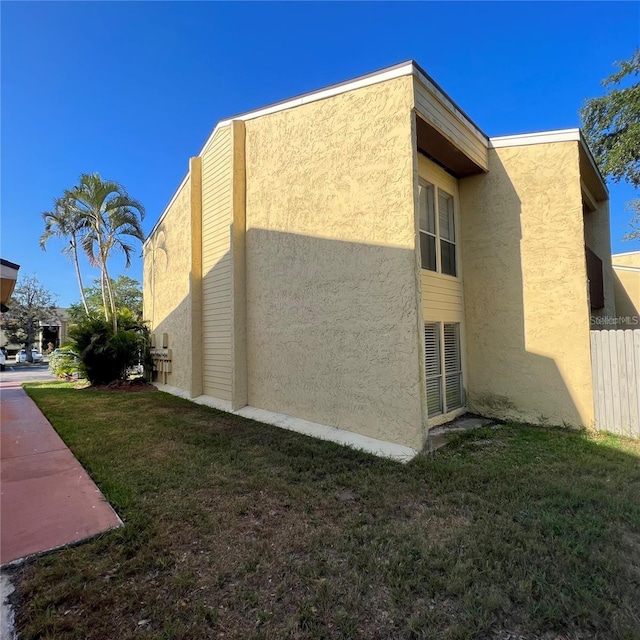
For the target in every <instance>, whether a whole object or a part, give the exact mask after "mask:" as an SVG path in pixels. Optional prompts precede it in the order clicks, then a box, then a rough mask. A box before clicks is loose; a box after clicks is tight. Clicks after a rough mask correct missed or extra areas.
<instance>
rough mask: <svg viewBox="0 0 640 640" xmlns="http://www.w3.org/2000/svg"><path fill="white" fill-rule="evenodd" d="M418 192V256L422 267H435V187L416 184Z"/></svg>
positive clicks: (431, 269) (432, 268)
mask: <svg viewBox="0 0 640 640" xmlns="http://www.w3.org/2000/svg"><path fill="white" fill-rule="evenodd" d="M418 191H419V194H420V257H421V259H422V268H423V269H428V270H429V271H437V269H436V207H435V188H434V186H433V185H432V184H429V183H428V182H420V183H419V185H418Z"/></svg>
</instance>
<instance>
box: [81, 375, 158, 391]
mask: <svg viewBox="0 0 640 640" xmlns="http://www.w3.org/2000/svg"><path fill="white" fill-rule="evenodd" d="M82 390H87V391H130V392H135V391H157V390H158V389H156V387H154V386H153V385H152V384H151V383H149V382H147V381H146V380H145V379H144V378H134V379H133V380H114V381H113V382H110V383H109V384H99V385H95V386H94V385H90V386H88V387H82Z"/></svg>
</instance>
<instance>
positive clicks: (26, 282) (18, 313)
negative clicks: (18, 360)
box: [2, 276, 56, 362]
mask: <svg viewBox="0 0 640 640" xmlns="http://www.w3.org/2000/svg"><path fill="white" fill-rule="evenodd" d="M55 316H56V304H55V297H54V296H53V295H51V294H50V293H49V292H48V291H47V290H46V289H45V288H44V287H43V286H42V285H41V284H40V283H39V282H38V280H37V279H36V277H35V276H25V277H23V278H22V279H21V280H20V281H19V282H18V285H17V286H16V288H15V290H14V292H13V295H12V297H11V302H10V303H9V311H7V312H6V313H5V314H4V316H3V319H2V328H3V329H4V331H5V333H6V336H7V339H8V340H9V342H16V343H18V344H23V345H24V349H25V353H26V357H27V361H28V362H33V355H32V353H31V349H32V348H33V343H34V341H35V339H36V334H37V333H38V331H39V329H40V323H41V322H49V321H51V320H52V319H53V318H55Z"/></svg>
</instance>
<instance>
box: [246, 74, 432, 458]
mask: <svg viewBox="0 0 640 640" xmlns="http://www.w3.org/2000/svg"><path fill="white" fill-rule="evenodd" d="M412 107H413V80H412V78H411V77H403V78H399V79H396V80H391V81H388V82H385V83H381V84H376V85H373V86H370V87H365V88H361V89H357V90H354V91H351V92H349V93H345V94H342V95H338V96H335V97H332V98H329V99H326V100H322V101H318V102H314V103H311V104H308V105H304V106H300V107H297V108H295V109H291V110H287V111H282V112H278V113H274V114H272V115H268V116H264V117H261V118H259V119H256V120H248V121H247V122H246V184H247V191H246V225H247V232H246V252H247V274H246V278H247V351H248V353H247V355H248V379H249V389H248V401H249V404H250V405H252V406H254V407H259V408H263V409H268V410H271V411H276V412H280V413H285V414H290V415H294V416H297V417H300V418H303V419H307V420H311V421H313V422H319V423H322V424H328V425H333V426H336V427H339V428H342V429H347V430H350V431H354V432H357V433H361V434H365V435H368V436H371V437H374V438H379V439H382V440H387V441H390V442H396V443H399V444H403V445H408V446H411V447H416V448H419V447H421V446H422V444H423V433H422V427H421V422H422V407H421V389H420V382H419V381H420V373H419V372H420V367H421V366H422V360H423V358H422V354H421V352H420V347H419V345H420V336H419V335H418V326H419V320H418V313H417V312H418V309H417V299H418V298H417V290H416V286H417V284H416V283H417V272H416V267H417V265H416V254H415V240H416V237H415V236H416V234H415V200H414V179H413V175H414V161H413V157H414V156H413V144H412V136H414V135H415V132H413V131H412V114H411V109H412Z"/></svg>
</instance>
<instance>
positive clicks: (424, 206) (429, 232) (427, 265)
mask: <svg viewBox="0 0 640 640" xmlns="http://www.w3.org/2000/svg"><path fill="white" fill-rule="evenodd" d="M436 194H437V196H436ZM418 207H419V221H420V222H419V226H420V258H421V261H422V262H421V264H422V268H423V269H427V270H428V271H436V272H439V273H446V274H447V275H450V276H455V275H457V274H458V270H457V266H456V234H455V219H454V204H453V196H452V195H449V194H448V193H447V192H446V191H443V190H442V189H440V188H439V187H437V188H436V187H434V186H433V185H432V184H431V183H429V182H427V181H426V180H420V181H419V183H418Z"/></svg>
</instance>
